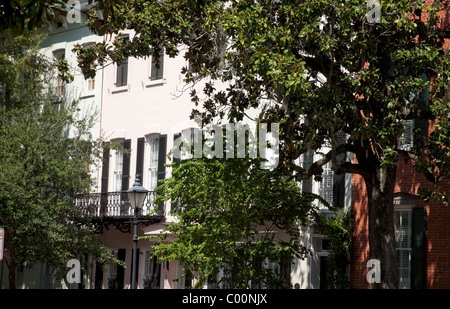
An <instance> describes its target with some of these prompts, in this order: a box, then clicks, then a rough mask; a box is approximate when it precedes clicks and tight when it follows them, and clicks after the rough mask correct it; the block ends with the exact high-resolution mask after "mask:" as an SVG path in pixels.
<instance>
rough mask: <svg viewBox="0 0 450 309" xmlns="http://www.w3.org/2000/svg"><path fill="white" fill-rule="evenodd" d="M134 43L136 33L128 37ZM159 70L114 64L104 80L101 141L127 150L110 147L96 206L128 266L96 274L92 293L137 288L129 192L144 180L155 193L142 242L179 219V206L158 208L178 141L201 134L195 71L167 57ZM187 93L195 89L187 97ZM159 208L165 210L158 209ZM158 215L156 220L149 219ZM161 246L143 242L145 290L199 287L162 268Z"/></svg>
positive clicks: (104, 231) (140, 281) (137, 63)
mask: <svg viewBox="0 0 450 309" xmlns="http://www.w3.org/2000/svg"><path fill="white" fill-rule="evenodd" d="M127 36H128V38H129V39H132V36H133V33H132V32H125V33H123V34H122V37H127ZM159 61H160V62H159V66H157V65H155V61H154V59H153V57H149V58H146V59H136V58H129V59H127V60H126V61H124V62H122V63H121V64H110V65H106V66H105V67H104V68H103V69H102V70H101V71H100V72H98V74H101V75H102V82H103V83H102V103H101V104H102V107H101V116H100V127H101V133H100V134H101V136H102V137H103V138H104V140H105V141H106V142H108V143H110V144H111V145H113V146H114V145H117V144H118V145H121V146H122V147H121V149H115V148H114V147H111V149H109V148H105V150H104V154H103V160H102V161H101V162H100V163H99V166H98V169H97V177H96V178H97V179H98V183H97V188H96V192H95V194H94V195H92V197H93V198H94V200H95V202H94V205H96V206H95V207H94V208H95V211H96V212H97V214H98V216H96V219H95V220H96V222H97V223H98V225H97V226H98V232H99V233H98V237H99V238H100V239H101V241H102V242H103V243H104V244H105V245H106V246H107V247H108V248H109V249H110V250H112V251H113V252H114V253H115V254H116V255H117V257H118V258H119V259H120V260H123V261H124V262H125V264H126V265H127V267H126V268H122V267H120V266H117V265H115V264H111V265H103V266H104V267H98V266H102V265H98V266H96V267H95V269H93V273H92V274H91V278H92V280H91V288H106V289H108V288H125V289H126V288H130V286H131V277H132V275H131V270H132V256H133V241H132V238H133V229H132V225H131V224H130V218H131V215H132V210H131V209H129V207H128V206H127V205H129V204H128V203H127V199H128V198H127V196H126V194H124V193H123V192H124V191H126V190H128V189H129V188H130V187H131V186H132V185H133V183H134V181H135V177H136V175H139V176H140V182H141V184H142V186H144V187H145V188H146V189H148V190H149V191H150V192H149V194H148V195H147V198H146V201H145V205H144V208H143V209H142V212H141V216H140V223H139V224H138V235H139V236H145V235H159V233H160V231H161V230H162V229H163V228H164V226H165V225H167V224H169V223H170V222H171V221H172V220H173V219H174V218H173V217H172V216H171V215H170V210H171V204H170V203H165V204H159V205H155V203H154V202H153V200H154V198H155V196H156V192H155V188H156V187H157V186H158V183H159V180H161V179H164V178H166V177H168V175H170V170H169V167H166V166H164V164H169V163H171V156H168V154H169V153H170V150H171V149H172V147H173V145H174V138H176V137H177V136H179V134H180V133H182V132H189V130H190V129H192V128H196V127H198V126H197V124H195V122H194V121H191V120H190V119H189V116H190V113H191V110H192V108H193V103H191V101H190V96H189V89H187V88H186V84H185V82H184V75H183V74H181V73H180V72H181V68H182V67H185V66H186V65H187V63H186V61H185V59H184V57H183V56H182V55H180V56H178V57H176V58H169V57H168V56H167V55H163V56H162V57H161V58H160V59H159ZM186 89H187V90H186ZM156 206H158V207H156ZM149 214H150V215H149ZM155 241H156V240H153V241H151V240H139V241H138V253H139V254H138V265H139V267H138V276H137V288H139V289H142V288H152V289H170V288H172V289H173V288H184V287H185V286H186V285H190V284H191V282H186V281H185V280H182V281H175V279H177V278H179V277H180V276H181V275H182V267H181V266H180V265H178V262H177V261H172V262H170V263H163V264H159V263H157V262H156V259H155V258H154V257H152V244H153V242H155Z"/></svg>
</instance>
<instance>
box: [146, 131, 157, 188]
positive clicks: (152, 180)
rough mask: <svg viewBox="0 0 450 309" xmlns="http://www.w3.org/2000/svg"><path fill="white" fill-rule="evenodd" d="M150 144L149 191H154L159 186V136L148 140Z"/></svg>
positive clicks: (148, 165)
mask: <svg viewBox="0 0 450 309" xmlns="http://www.w3.org/2000/svg"><path fill="white" fill-rule="evenodd" d="M147 143H148V149H149V152H148V161H147V162H148V164H147V167H148V171H147V176H148V182H147V183H148V189H149V190H150V191H154V190H155V189H156V187H157V186H158V157H159V135H154V136H150V137H148V138H147Z"/></svg>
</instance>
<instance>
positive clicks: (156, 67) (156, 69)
mask: <svg viewBox="0 0 450 309" xmlns="http://www.w3.org/2000/svg"><path fill="white" fill-rule="evenodd" d="M163 71H164V48H162V47H161V49H160V53H159V55H158V57H152V67H151V72H150V79H151V80H157V79H162V78H163Z"/></svg>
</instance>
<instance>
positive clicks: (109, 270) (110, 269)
mask: <svg viewBox="0 0 450 309" xmlns="http://www.w3.org/2000/svg"><path fill="white" fill-rule="evenodd" d="M111 253H112V254H113V255H114V257H116V258H117V256H118V250H117V249H112V250H111ZM117 267H118V265H117V264H116V263H114V262H113V261H109V262H108V264H107V267H106V288H107V289H109V280H117Z"/></svg>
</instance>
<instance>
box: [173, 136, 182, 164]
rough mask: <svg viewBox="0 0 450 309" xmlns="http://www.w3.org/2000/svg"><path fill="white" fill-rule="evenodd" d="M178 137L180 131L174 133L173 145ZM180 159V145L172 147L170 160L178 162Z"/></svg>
mask: <svg viewBox="0 0 450 309" xmlns="http://www.w3.org/2000/svg"><path fill="white" fill-rule="evenodd" d="M179 137H181V133H175V134H174V135H173V145H174V147H175V146H176V145H175V142H176V140H177V139H178V138H179ZM180 159H181V145H180V146H179V147H176V148H174V150H173V153H172V162H173V163H175V162H180Z"/></svg>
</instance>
